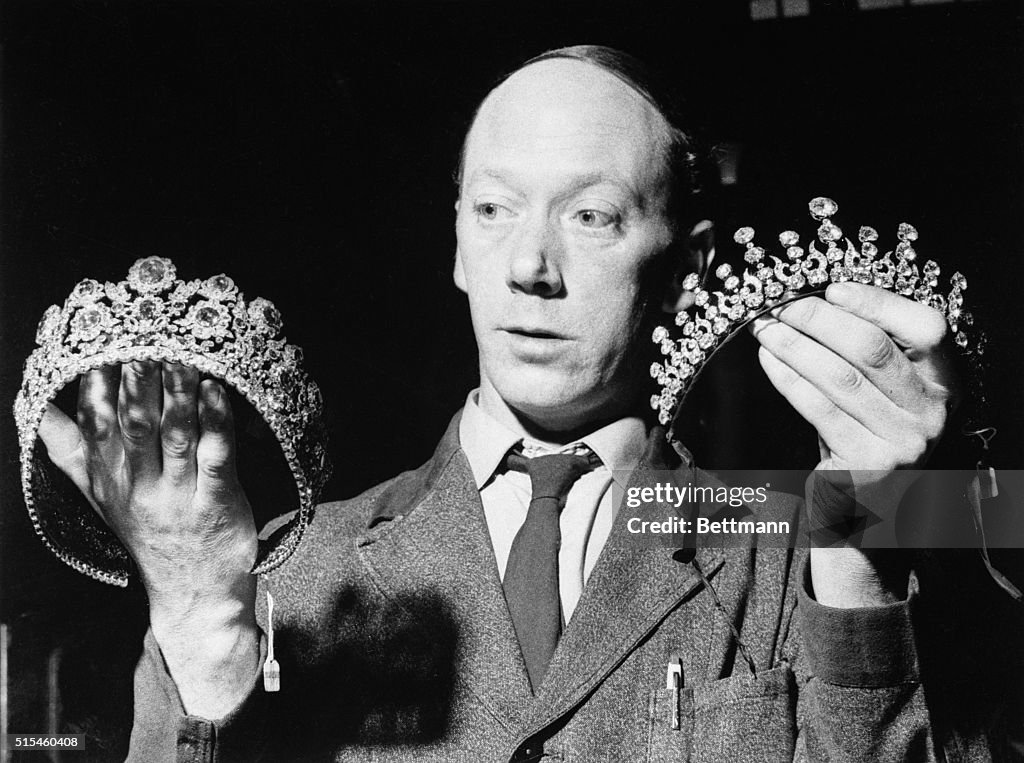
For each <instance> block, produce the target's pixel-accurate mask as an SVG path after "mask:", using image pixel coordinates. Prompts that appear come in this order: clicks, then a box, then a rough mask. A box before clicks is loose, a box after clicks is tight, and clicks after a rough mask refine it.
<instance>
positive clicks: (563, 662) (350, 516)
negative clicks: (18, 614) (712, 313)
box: [129, 416, 989, 763]
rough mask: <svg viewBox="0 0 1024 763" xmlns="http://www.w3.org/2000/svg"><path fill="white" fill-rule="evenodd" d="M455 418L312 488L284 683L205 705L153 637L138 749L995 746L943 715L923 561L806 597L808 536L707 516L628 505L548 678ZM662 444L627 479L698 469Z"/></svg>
mask: <svg viewBox="0 0 1024 763" xmlns="http://www.w3.org/2000/svg"><path fill="white" fill-rule="evenodd" d="M458 419H459V417H458V416H456V418H455V420H454V421H453V422H452V424H451V425H450V426H449V429H448V431H447V433H446V434H445V436H444V438H443V439H442V440H441V443H440V445H439V446H438V448H437V451H436V453H435V454H434V456H433V458H431V459H430V461H428V462H427V463H426V464H425V465H424V466H423V467H421V468H420V469H418V470H416V471H413V472H407V473H405V474H402V475H400V476H399V477H397V478H395V479H393V480H391V481H389V482H387V483H385V484H383V485H380V486H378V487H376V488H373V489H371V490H369V491H368V492H366V493H364V494H363V495H361V496H359V497H357V498H355V499H352V500H349V501H344V502H340V503H332V504H326V505H322V506H320V507H318V509H317V512H316V517H315V520H314V521H313V522H312V524H311V525H310V527H309V528H308V530H307V534H306V537H305V538H304V539H303V541H302V544H301V545H300V547H299V549H298V551H297V552H296V554H295V557H294V558H293V559H292V560H290V561H289V562H288V563H287V564H286V565H284V566H283V567H282V568H281V569H280V570H278V571H276V572H274V573H272V574H271V575H269V576H268V577H267V578H266V579H265V580H264V582H263V583H262V584H261V585H265V586H267V587H269V589H270V590H271V591H272V592H273V594H274V597H275V605H276V608H275V645H276V652H277V655H276V656H277V659H278V661H279V663H280V665H281V684H282V689H281V691H280V692H279V693H276V694H268V693H265V692H264V691H263V689H262V686H261V683H260V677H261V676H260V674H259V673H257V674H254V676H253V689H252V692H251V694H250V695H249V697H248V698H247V699H246V700H245V701H244V702H243V703H242V704H241V706H240V707H238V708H237V709H236V710H235V711H234V712H232V713H231V714H230V715H229V716H228V717H226V718H224V719H221V720H219V721H217V722H213V721H210V720H208V719H203V718H198V717H194V716H187V715H186V714H185V712H184V710H183V708H182V705H181V702H180V700H179V698H178V694H177V691H176V689H175V686H174V683H173V681H172V680H171V678H170V677H169V676H168V674H167V671H166V668H165V666H164V663H163V660H162V658H161V656H160V651H159V647H158V645H157V644H156V643H155V641H154V639H153V638H152V635H151V634H148V635H147V637H146V643H145V648H144V652H143V656H142V658H141V660H140V663H139V665H138V668H137V671H136V679H135V692H136V715H135V724H134V728H133V732H132V739H131V752H130V755H129V759H130V760H137V761H156V760H175V759H176V760H179V761H196V762H197V763H198V762H199V761H229V760H230V761H234V760H239V761H251V760H271V761H279V760H339V761H382V762H388V761H447V762H449V763H452V762H454V763H479V762H481V761H537V760H542V759H543V760H545V761H547V760H552V761H563V762H564V763H586V762H589V761H638V762H639V761H650V762H651V763H661V762H668V761H702V762H706V763H721V762H723V761H757V762H758V763H764V762H765V761H793V760H801V761H802V760H813V761H825V760H828V761H858V762H859V761H876V760H877V761H903V760H910V761H924V760H932V759H946V758H943V757H942V756H943V754H946V755H947V756H948V759H968V758H969V759H971V760H987V759H989V755H988V752H987V746H986V745H985V744H984V740H983V739H982V737H983V735H975V736H974V737H972V738H968V737H967V736H964V735H958V734H957V733H955V732H952V731H948V730H943V729H939V728H938V727H937V726H936V724H935V720H934V718H933V717H932V712H931V711H930V708H929V703H928V701H927V699H928V698H927V697H926V692H925V689H924V687H923V685H922V681H921V675H920V660H919V654H918V647H917V645H916V642H915V634H914V627H915V617H914V612H915V608H916V607H917V606H918V602H919V600H920V599H921V598H922V595H921V593H920V590H919V582H918V578H917V577H916V576H915V575H914V574H912V575H911V586H910V591H909V595H908V598H907V600H906V601H904V602H900V603H897V604H892V605H889V606H884V607H877V608H866V609H859V610H839V609H832V608H828V607H824V606H822V605H820V604H818V603H816V602H815V601H814V600H813V599H812V598H811V596H810V595H809V594H808V584H807V580H806V578H807V576H808V571H807V567H808V565H807V564H806V556H807V554H806V552H804V551H801V550H799V549H797V550H793V549H790V548H766V547H763V545H759V542H758V538H757V537H751V538H748V541H749V542H748V543H746V544H744V547H735V546H730V547H721V546H725V545H726V544H724V543H716V539H715V538H714V537H713V536H707V537H702V538H701V540H700V542H699V543H698V544H697V547H696V549H695V552H694V553H692V554H689V555H686V556H689V557H691V558H690V559H689V560H688V559H687V558H686V556H684V557H683V558H682V559H680V558H679V555H675V556H673V553H672V549H670V548H666V547H663V546H660V545H658V544H650V543H647V544H632V545H631V544H628V543H614V542H613V540H614V538H615V537H621V536H622V535H623V534H624V532H625V530H624V527H623V526H622V524H623V522H624V521H625V518H624V515H625V514H626V512H624V511H620V512H619V516H618V517H617V518H616V526H615V528H614V529H613V532H612V536H613V537H612V538H610V539H609V543H608V545H607V546H606V547H605V549H604V550H603V551H602V554H601V557H600V558H599V560H598V563H597V565H596V567H595V568H594V570H593V572H592V574H591V576H590V578H589V580H588V582H587V584H586V587H585V589H584V592H583V595H582V598H581V599H580V602H579V605H578V607H577V609H576V611H575V613H574V615H573V617H572V619H571V620H570V622H569V623H568V624H567V627H566V629H565V632H564V634H563V636H562V639H561V641H560V642H559V645H558V648H557V651H556V653H555V655H554V658H553V661H552V663H551V666H550V668H549V670H548V673H547V676H546V677H545V680H544V682H543V684H542V685H541V686H540V687H539V690H538V691H537V693H536V696H534V695H533V694H532V693H531V690H530V686H529V682H528V678H527V674H526V670H525V667H524V664H523V659H522V656H521V653H520V650H519V647H518V643H517V641H516V637H515V633H514V630H513V627H512V623H511V620H510V617H509V614H508V610H507V607H506V604H505V600H504V597H503V594H502V588H501V582H500V580H499V577H498V571H497V567H496V563H495V559H494V553H493V551H492V549H491V545H490V541H489V537H488V534H487V528H486V526H485V522H484V518H483V512H482V507H481V504H480V499H479V494H478V492H477V491H476V489H475V487H474V483H473V479H472V475H471V474H470V469H469V464H468V462H467V460H466V457H465V454H464V453H463V452H462V450H461V449H460V447H459V443H458V434H457V433H458ZM664 445H665V443H664V437H663V433H662V432H661V431H660V430H659V431H658V432H656V433H655V434H653V435H652V437H651V442H650V443H649V446H648V449H647V453H646V455H645V456H644V458H643V459H642V460H641V462H640V464H639V465H638V467H637V469H636V471H635V472H634V474H633V477H632V481H633V482H636V483H639V482H641V481H642V480H643V479H644V477H645V476H647V477H650V476H651V475H654V474H657V475H661V474H662V473H663V472H664V470H673V471H672V473H673V474H675V475H677V477H678V479H679V483H680V484H686V483H687V482H688V481H690V480H693V479H702V478H703V474H702V473H700V472H698V471H695V470H694V469H693V468H692V467H691V466H690V465H689V464H688V463H687V462H686V460H683V459H680V458H679V456H678V455H677V454H676V453H675V452H673V451H672V449H671V448H668V447H664ZM799 508H800V506H799V502H798V501H797V500H796V499H791V498H788V497H782V496H774V497H773V503H772V506H771V509H770V510H771V512H772V513H773V515H774V516H776V517H781V516H785V517H789V518H790V519H792V520H793V521H794V523H796V522H797V521H798V518H799ZM716 545H717V546H719V547H716ZM698 569H699V572H698ZM701 573H702V574H703V577H704V578H706V579H707V581H709V583H706V582H705V581H704V580H702V577H701ZM709 585H710V587H709ZM716 598H717V599H718V600H719V602H720V603H718V604H716ZM263 599H264V597H263V596H262V594H261V596H260V601H261V602H262V601H263ZM259 614H260V618H261V623H262V624H263V625H265V622H263V617H264V615H265V613H264V612H262V611H261V612H260V613H259ZM737 634H738V636H739V639H740V640H741V641H742V643H743V644H744V645H745V648H746V651H747V653H748V656H749V658H750V660H752V662H753V664H754V667H755V668H756V674H754V673H752V672H751V670H750V668H749V667H748V661H747V660H746V659H745V658H744V656H743V654H742V653H741V651H740V650H739V649H738V645H737ZM264 651H265V647H264ZM670 660H679V661H681V664H682V670H683V686H682V688H681V690H680V691H679V692H678V694H677V693H676V692H675V691H674V690H673V689H669V688H666V667H667V665H668V663H669V661H670ZM673 708H675V710H674V709H673ZM674 714H675V715H676V716H677V717H676V718H675V719H674V717H673V716H674ZM979 739H981V741H980V742H979Z"/></svg>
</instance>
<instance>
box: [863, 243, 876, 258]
mask: <svg viewBox="0 0 1024 763" xmlns="http://www.w3.org/2000/svg"><path fill="white" fill-rule="evenodd" d="M860 253H861V254H862V255H864V256H865V257H868V258H871V257H874V256H875V255H876V254H878V247H877V246H875V245H874V244H872V243H871V242H870V241H864V243H862V244H861V245H860Z"/></svg>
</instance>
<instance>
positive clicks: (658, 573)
mask: <svg viewBox="0 0 1024 763" xmlns="http://www.w3.org/2000/svg"><path fill="white" fill-rule="evenodd" d="M694 479H695V472H694V470H693V469H692V467H691V466H690V465H689V463H683V462H681V461H680V460H679V458H678V456H676V455H675V453H673V452H671V450H670V449H669V447H668V444H667V442H666V441H665V438H664V430H663V429H661V428H655V429H654V430H652V432H651V436H650V439H649V441H648V448H647V452H646V453H645V455H644V457H643V458H642V459H641V461H640V463H639V465H638V466H637V468H636V470H635V471H634V473H633V474H632V476H631V477H630V480H629V486H630V487H633V486H653V485H654V484H655V483H657V482H661V483H664V482H666V481H671V482H674V483H675V485H676V486H677V487H680V488H682V487H684V486H685V485H687V484H689V483H690V482H691V481H693V480H694ZM673 513H678V514H679V515H680V516H681V517H682V518H686V519H690V520H691V521H692V519H693V518H694V516H695V514H696V507H692V506H691V507H687V506H683V507H681V509H679V510H673V509H669V508H667V507H663V506H659V505H657V504H651V505H646V506H644V507H642V508H640V509H627V508H626V507H625V506H624V505H623V506H620V507H619V511H618V512H617V514H616V518H615V524H614V526H613V529H612V533H611V536H610V537H609V539H608V542H607V544H606V546H605V548H604V549H603V550H602V552H601V556H600V557H599V559H598V562H597V564H596V566H595V567H594V570H593V572H592V573H591V575H590V578H589V579H588V580H587V584H586V586H585V587H584V590H583V595H582V597H581V598H580V601H579V604H578V605H577V607H576V610H575V612H574V613H573V617H572V620H571V621H570V622H569V624H568V626H567V628H566V630H565V633H564V634H563V635H562V638H561V640H560V641H559V644H558V649H557V650H556V652H555V656H554V658H553V660H552V663H551V666H550V668H549V669H548V673H547V675H546V676H545V679H544V683H543V685H542V686H541V690H540V693H539V695H538V699H539V700H541V701H540V702H538V703H537V704H536V705H535V706H534V707H533V708H532V709H531V715H530V718H529V729H530V732H531V733H532V732H533V731H535V730H537V729H538V728H540V727H543V726H544V725H546V724H547V723H549V722H550V721H552V720H554V719H555V718H557V717H559V716H560V715H562V714H564V713H565V712H568V711H569V710H571V709H572V708H573V707H574V706H576V705H577V704H578V703H579V702H581V701H582V700H583V699H584V698H585V697H586V696H587V695H588V694H589V693H590V692H591V691H593V689H594V688H595V687H596V686H597V685H598V684H599V683H600V682H601V681H603V680H604V679H605V678H606V677H607V676H608V675H609V674H610V673H611V672H612V671H613V670H614V669H615V667H616V666H617V665H618V664H619V663H621V662H622V661H623V660H624V659H625V658H626V657H627V656H628V655H629V654H630V653H631V652H632V651H633V649H634V648H635V647H636V645H637V644H638V643H640V641H641V640H642V639H643V638H644V637H645V636H646V635H647V634H648V633H649V632H650V631H651V630H653V629H654V628H655V627H656V626H657V625H658V624H659V623H660V622H661V621H662V620H663V619H664V618H665V617H666V616H667V615H668V614H669V613H670V612H671V611H672V610H673V609H675V608H676V607H677V606H678V605H679V604H680V603H681V602H682V601H683V600H684V599H686V598H687V597H688V596H690V595H692V594H693V593H694V592H695V591H696V590H697V589H698V588H699V586H700V584H701V582H702V581H701V579H700V576H699V575H698V574H697V571H696V570H695V569H694V566H693V564H690V563H688V561H689V559H694V560H695V562H696V564H698V565H700V568H701V570H703V572H704V574H705V576H707V577H708V578H710V577H711V576H712V575H714V573H715V572H717V571H718V570H719V569H720V568H721V566H722V564H723V563H724V554H723V553H722V551H721V549H711V548H707V547H704V546H701V545H698V546H697V548H696V549H695V550H693V549H691V550H690V554H689V555H688V556H684V558H683V560H682V561H677V559H676V558H673V553H674V552H675V551H676V550H677V549H678V547H679V546H680V545H682V544H681V543H678V544H675V545H672V544H671V542H670V541H668V540H666V543H665V545H662V544H660V543H658V540H657V539H656V538H652V537H651V536H649V535H648V536H632V535H631V534H630V533H629V531H628V527H627V523H628V522H629V520H630V518H631V517H640V518H641V519H650V520H652V521H664V520H665V518H666V517H667V516H669V515H670V514H673ZM687 537H689V538H692V537H694V536H693V535H690V536H687ZM684 554H685V552H684Z"/></svg>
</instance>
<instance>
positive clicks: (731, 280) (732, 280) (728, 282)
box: [725, 276, 740, 291]
mask: <svg viewBox="0 0 1024 763" xmlns="http://www.w3.org/2000/svg"><path fill="white" fill-rule="evenodd" d="M739 285H740V279H739V276H729V277H728V278H726V279H725V288H726V289H728V290H729V291H732V290H733V289H735V288H736V287H737V286H739Z"/></svg>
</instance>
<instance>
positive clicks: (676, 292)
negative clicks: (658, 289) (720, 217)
mask: <svg viewBox="0 0 1024 763" xmlns="http://www.w3.org/2000/svg"><path fill="white" fill-rule="evenodd" d="M680 249H681V251H680V252H679V255H678V256H677V257H676V259H677V262H676V263H675V265H674V267H673V273H672V280H671V282H670V283H669V285H668V288H667V289H666V290H665V299H664V301H663V302H662V306H661V309H662V310H664V311H665V312H666V313H671V314H673V315H674V314H675V313H678V312H682V311H683V310H685V309H686V308H688V307H690V305H692V304H693V292H692V291H687V290H686V289H684V288H683V279H684V278H686V276H687V275H688V274H689V273H699V274H701V275H703V274H704V272H705V271H706V270H707V269H708V268H709V267H711V262H712V261H713V260H714V259H715V226H714V224H713V223H712V222H711V221H710V220H701V221H700V222H699V223H697V224H696V225H694V226H693V228H692V229H691V230H690V232H689V233H688V234H687V236H686V240H685V241H684V242H683V246H682V247H680Z"/></svg>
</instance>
